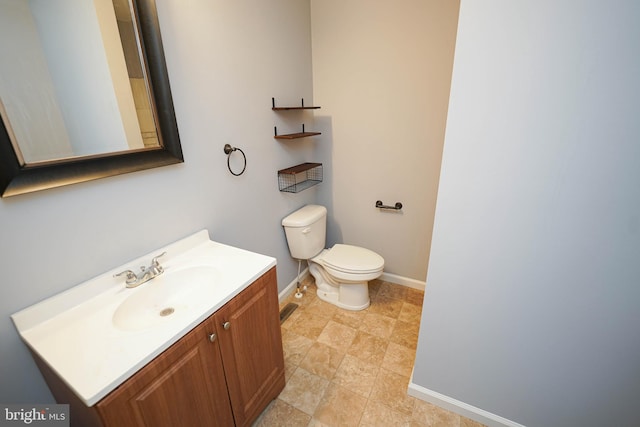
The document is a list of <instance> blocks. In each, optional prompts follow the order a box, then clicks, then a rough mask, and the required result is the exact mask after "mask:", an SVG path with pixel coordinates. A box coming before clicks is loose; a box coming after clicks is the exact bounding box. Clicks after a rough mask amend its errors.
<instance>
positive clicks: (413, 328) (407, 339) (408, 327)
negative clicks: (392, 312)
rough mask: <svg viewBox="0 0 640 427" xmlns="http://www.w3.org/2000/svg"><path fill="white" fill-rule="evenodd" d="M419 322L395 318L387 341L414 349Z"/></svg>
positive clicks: (416, 343)
mask: <svg viewBox="0 0 640 427" xmlns="http://www.w3.org/2000/svg"><path fill="white" fill-rule="evenodd" d="M419 330H420V324H419V323H418V324H415V323H412V322H404V321H402V320H397V321H396V323H395V325H394V326H393V332H391V336H390V337H389V341H391V342H394V343H396V344H400V345H403V346H405V347H409V348H412V349H414V351H415V348H416V346H417V345H418V332H419Z"/></svg>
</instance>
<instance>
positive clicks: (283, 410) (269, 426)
mask: <svg viewBox="0 0 640 427" xmlns="http://www.w3.org/2000/svg"><path fill="white" fill-rule="evenodd" d="M309 421H311V415H308V414H305V413H304V412H302V411H301V410H299V409H296V408H294V407H293V406H291V405H289V404H288V403H286V402H285V401H283V400H280V399H276V400H274V401H273V402H272V403H271V405H270V406H269V407H268V408H267V410H266V411H265V412H264V415H263V416H262V417H260V418H259V419H258V420H257V421H256V422H255V423H254V424H253V427H282V426H290V427H306V426H307V425H309Z"/></svg>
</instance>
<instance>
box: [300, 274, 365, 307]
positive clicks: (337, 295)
mask: <svg viewBox="0 0 640 427" xmlns="http://www.w3.org/2000/svg"><path fill="white" fill-rule="evenodd" d="M309 272H310V273H311V275H312V276H313V278H314V279H315V281H316V286H317V288H318V291H317V295H318V298H320V299H321V300H323V301H326V302H328V303H330V304H333V305H335V306H337V307H340V308H343V309H345V310H351V311H358V310H364V309H365V308H367V307H369V304H370V299H369V283H368V282H349V283H338V282H336V281H335V280H334V279H333V278H332V277H329V276H328V273H327V272H326V271H324V269H323V268H322V267H321V266H319V265H318V264H316V263H315V262H309Z"/></svg>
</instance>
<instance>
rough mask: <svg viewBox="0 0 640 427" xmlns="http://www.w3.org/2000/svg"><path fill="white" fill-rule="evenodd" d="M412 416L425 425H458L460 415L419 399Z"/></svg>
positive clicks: (440, 426) (447, 426) (452, 426)
mask: <svg viewBox="0 0 640 427" xmlns="http://www.w3.org/2000/svg"><path fill="white" fill-rule="evenodd" d="M412 418H413V419H414V420H415V421H417V422H418V423H420V425H423V426H425V427H460V415H458V414H455V413H453V412H450V411H447V410H446V409H443V408H440V407H439V406H436V405H432V404H431V403H429V402H424V401H422V400H419V399H416V404H415V407H414V409H413V415H412Z"/></svg>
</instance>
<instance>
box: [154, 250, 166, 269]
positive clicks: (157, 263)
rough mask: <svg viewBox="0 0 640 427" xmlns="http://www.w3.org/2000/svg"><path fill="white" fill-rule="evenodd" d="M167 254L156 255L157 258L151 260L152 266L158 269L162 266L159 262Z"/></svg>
mask: <svg viewBox="0 0 640 427" xmlns="http://www.w3.org/2000/svg"><path fill="white" fill-rule="evenodd" d="M166 254H167V252H162V253H161V254H160V255H156V256H155V257H153V259H152V260H151V265H154V266H156V267H158V266H159V265H160V263H159V262H158V258H160V257H162V256H165V255H166Z"/></svg>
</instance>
